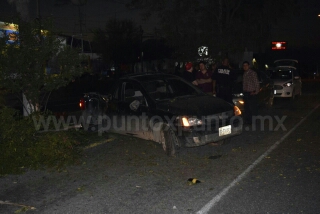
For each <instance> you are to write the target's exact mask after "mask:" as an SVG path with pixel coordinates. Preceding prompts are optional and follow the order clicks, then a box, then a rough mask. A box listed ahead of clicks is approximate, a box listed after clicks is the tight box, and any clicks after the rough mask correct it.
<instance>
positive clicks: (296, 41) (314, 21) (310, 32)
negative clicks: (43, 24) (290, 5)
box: [0, 0, 320, 61]
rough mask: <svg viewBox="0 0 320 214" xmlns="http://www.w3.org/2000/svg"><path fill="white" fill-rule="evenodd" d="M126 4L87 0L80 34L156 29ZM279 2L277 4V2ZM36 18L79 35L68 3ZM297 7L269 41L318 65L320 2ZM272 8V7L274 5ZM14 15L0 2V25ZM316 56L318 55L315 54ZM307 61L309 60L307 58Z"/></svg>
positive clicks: (45, 8) (44, 7)
mask: <svg viewBox="0 0 320 214" xmlns="http://www.w3.org/2000/svg"><path fill="white" fill-rule="evenodd" d="M128 1H129V0H88V3H87V4H86V5H85V6H83V7H81V11H82V14H83V23H84V25H83V28H82V29H83V33H84V34H88V33H89V32H90V30H91V29H94V28H98V27H100V28H104V25H105V23H106V20H108V19H110V18H117V19H125V18H127V19H130V20H132V21H134V22H135V23H137V24H139V25H142V27H143V29H144V32H146V33H148V32H150V33H151V32H152V30H153V29H154V27H155V26H156V24H157V23H156V21H155V20H153V19H152V20H148V22H143V21H141V18H140V16H139V12H140V11H138V10H131V11H130V10H128V9H127V8H126V7H125V3H127V2H128ZM279 1H281V0H279ZM39 2H40V15H41V17H47V16H49V15H53V17H54V19H55V20H56V23H57V27H59V28H60V29H61V30H62V31H63V32H64V33H67V34H75V33H79V29H80V25H79V8H78V7H77V6H75V5H72V4H71V3H70V4H68V5H64V6H54V2H55V1H54V0H45V1H44V0H39ZM299 2H300V4H301V13H300V16H298V17H295V18H293V19H292V20H290V21H286V22H282V23H279V25H278V26H274V27H273V29H272V32H271V35H272V36H271V39H270V44H271V41H287V42H288V46H289V47H291V48H298V49H299V50H300V49H301V48H303V49H313V51H312V52H313V54H314V56H312V58H314V59H313V60H318V61H320V60H319V59H320V51H318V50H320V17H318V16H317V15H318V14H320V0H299ZM275 6H276V5H275ZM14 12H15V7H14V6H13V5H9V4H8V3H7V0H0V21H2V20H3V19H5V18H6V17H10V16H11V15H12V14H13V13H14ZM29 15H30V17H31V18H35V17H36V16H37V6H36V0H30V4H29ZM315 47H316V48H318V49H315ZM318 52H319V53H318ZM309 58H310V57H309Z"/></svg>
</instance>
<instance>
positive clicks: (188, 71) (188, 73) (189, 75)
mask: <svg viewBox="0 0 320 214" xmlns="http://www.w3.org/2000/svg"><path fill="white" fill-rule="evenodd" d="M182 77H183V78H184V79H185V80H187V81H188V82H190V83H192V84H193V85H198V83H197V81H195V80H196V78H195V75H194V72H193V64H192V63H191V62H187V63H186V66H185V71H184V72H183V75H182Z"/></svg>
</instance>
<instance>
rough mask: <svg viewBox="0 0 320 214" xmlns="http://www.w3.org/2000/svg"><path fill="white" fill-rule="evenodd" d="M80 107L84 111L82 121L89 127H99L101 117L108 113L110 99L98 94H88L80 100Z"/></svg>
mask: <svg viewBox="0 0 320 214" xmlns="http://www.w3.org/2000/svg"><path fill="white" fill-rule="evenodd" d="M79 107H80V109H81V110H82V111H81V112H82V115H81V116H82V119H83V122H84V123H87V124H88V125H98V123H99V116H101V115H104V114H106V113H107V109H108V98H107V96H106V95H102V94H99V93H97V92H88V93H85V94H84V95H83V97H82V98H81V99H80V102H79Z"/></svg>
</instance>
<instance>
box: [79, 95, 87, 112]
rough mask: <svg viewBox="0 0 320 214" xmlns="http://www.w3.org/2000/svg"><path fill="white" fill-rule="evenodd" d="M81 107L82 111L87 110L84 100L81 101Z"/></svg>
mask: <svg viewBox="0 0 320 214" xmlns="http://www.w3.org/2000/svg"><path fill="white" fill-rule="evenodd" d="M79 107H80V109H81V110H85V109H86V105H85V101H84V99H83V98H81V99H80V102H79Z"/></svg>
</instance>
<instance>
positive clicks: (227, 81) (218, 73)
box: [212, 58, 235, 103]
mask: <svg viewBox="0 0 320 214" xmlns="http://www.w3.org/2000/svg"><path fill="white" fill-rule="evenodd" d="M234 76H235V74H234V71H233V70H232V69H231V67H230V66H229V59H228V58H224V59H223V60H222V65H220V66H218V67H217V69H216V70H215V72H214V73H213V75H212V80H213V81H215V84H216V90H217V91H216V96H217V97H219V98H221V99H224V100H225V101H227V102H229V103H233V101H232V85H233V80H234Z"/></svg>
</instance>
